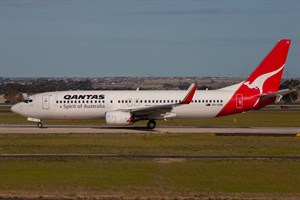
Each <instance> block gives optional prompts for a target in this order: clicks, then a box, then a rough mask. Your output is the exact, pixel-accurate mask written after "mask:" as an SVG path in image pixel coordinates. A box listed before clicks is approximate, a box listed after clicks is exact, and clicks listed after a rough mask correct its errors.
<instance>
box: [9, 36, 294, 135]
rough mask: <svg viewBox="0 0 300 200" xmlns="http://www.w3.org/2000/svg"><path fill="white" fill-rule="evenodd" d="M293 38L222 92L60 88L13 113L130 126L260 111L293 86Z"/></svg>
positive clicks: (194, 86) (35, 97) (36, 119)
mask: <svg viewBox="0 0 300 200" xmlns="http://www.w3.org/2000/svg"><path fill="white" fill-rule="evenodd" d="M290 43H291V41H290V40H289V39H282V40H280V41H279V42H278V43H277V44H276V45H275V47H274V48H273V49H272V50H271V52H270V53H269V54H268V55H267V56H266V57H265V59H264V60H263V61H262V62H261V63H260V64H259V65H258V67H257V68H256V69H255V70H254V71H253V73H252V74H251V75H250V76H249V77H248V78H247V79H246V80H245V81H243V82H241V83H239V84H236V85H232V86H229V87H225V88H221V89H218V90H197V87H198V85H197V84H196V83H194V84H192V85H191V86H190V87H189V89H188V90H187V91H180V90H159V91H140V90H136V91H134V90H132V91H131V90H130V91H128V90H122V91H60V92H45V93H40V94H35V95H31V96H29V97H26V98H25V99H24V101H23V102H20V103H17V104H16V105H14V106H12V108H11V109H12V111H13V112H15V113H18V114H20V115H22V116H24V117H27V119H28V120H29V121H33V122H37V124H38V126H39V127H42V126H43V123H42V120H46V119H100V118H104V119H105V121H106V124H108V125H128V124H133V123H135V122H137V121H140V120H147V121H148V124H147V127H148V128H150V129H152V128H154V127H155V126H156V120H161V119H165V120H166V119H169V118H212V117H221V116H226V115H230V114H236V113H241V112H246V111H249V110H257V109H261V108H263V107H265V106H266V105H269V104H273V103H274V102H277V101H279V100H280V99H281V98H282V96H283V95H285V94H287V93H289V92H290V91H289V90H280V91H278V88H279V84H280V81H281V77H282V74H283V70H284V67H285V63H286V59H287V55H288V50H289V47H290Z"/></svg>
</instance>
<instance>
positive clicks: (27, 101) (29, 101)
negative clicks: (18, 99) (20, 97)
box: [23, 99, 32, 103]
mask: <svg viewBox="0 0 300 200" xmlns="http://www.w3.org/2000/svg"><path fill="white" fill-rule="evenodd" d="M23 102H24V103H31V102H32V99H24V101H23Z"/></svg>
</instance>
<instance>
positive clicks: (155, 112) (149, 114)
mask: <svg viewBox="0 0 300 200" xmlns="http://www.w3.org/2000/svg"><path fill="white" fill-rule="evenodd" d="M197 87H198V84H196V83H193V84H191V86H190V87H189V88H188V93H187V94H186V96H185V97H184V98H183V100H182V101H180V102H179V103H174V104H163V105H155V106H144V107H138V108H131V109H126V111H129V112H131V113H132V114H133V115H135V116H138V117H141V118H143V119H149V118H155V119H157V118H158V119H161V118H169V117H174V116H176V115H175V114H173V113H170V112H171V111H172V110H173V108H174V107H177V106H181V105H185V104H189V103H190V102H191V101H192V99H193V97H194V94H195V92H196V90H197Z"/></svg>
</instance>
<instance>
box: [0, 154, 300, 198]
mask: <svg viewBox="0 0 300 200" xmlns="http://www.w3.org/2000/svg"><path fill="white" fill-rule="evenodd" d="M0 161H1V162H0V172H1V173H0V179H1V180H5V181H1V182H0V188H1V189H0V192H2V193H9V192H10V191H14V192H15V193H18V194H23V193H25V194H36V195H41V194H43V195H47V194H52V195H53V194H60V195H67V196H68V195H69V196H73V195H74V196H78V195H82V194H89V196H94V195H114V196H125V197H126V196H127V197H128V196H135V197H138V196H140V197H145V196H161V197H162V196H167V197H176V196H190V197H195V196H197V195H203V194H209V193H212V194H223V195H226V194H228V193H236V194H239V193H241V194H245V193H246V194H252V195H253V193H259V194H262V193H263V194H265V195H268V194H270V193H274V195H275V196H277V195H276V194H281V195H282V194H288V195H290V194H293V195H294V196H298V197H299V188H300V182H299V178H300V176H299V168H300V162H299V161H280V160H277V161H276V160H273V161H265V160H238V161H237V160H179V161H178V160H177V161H174V160H173V161H168V162H165V161H162V160H147V159H146V160H135V159H132V160H130V159H126V160H124V159H84V158H82V159H60V160H53V159H0ZM246 196H247V195H246ZM244 197H245V196H244ZM277 197H278V196H277Z"/></svg>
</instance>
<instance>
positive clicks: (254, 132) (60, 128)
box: [0, 124, 300, 136]
mask: <svg viewBox="0 0 300 200" xmlns="http://www.w3.org/2000/svg"><path fill="white" fill-rule="evenodd" d="M28 133H29V134H70V133H154V134H155V133H160V134H163V133H165V134H167V133H213V134H215V135H218V136H228V135H229V136H235V135H240V136H300V127H195V126H158V127H157V128H155V129H154V130H149V129H147V128H146V127H144V126H127V127H112V126H82V125H47V127H45V128H37V127H36V126H35V125H13V124H0V134H28Z"/></svg>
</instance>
